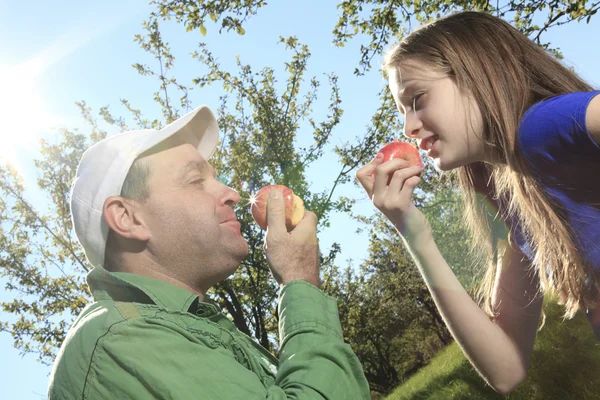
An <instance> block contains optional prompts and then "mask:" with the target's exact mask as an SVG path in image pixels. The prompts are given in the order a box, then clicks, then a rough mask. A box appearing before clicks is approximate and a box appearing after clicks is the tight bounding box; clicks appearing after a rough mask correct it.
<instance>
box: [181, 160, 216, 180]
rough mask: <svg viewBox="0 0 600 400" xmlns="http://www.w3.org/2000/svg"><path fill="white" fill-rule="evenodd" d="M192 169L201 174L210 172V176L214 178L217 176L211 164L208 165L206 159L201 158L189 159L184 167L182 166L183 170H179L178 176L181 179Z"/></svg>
mask: <svg viewBox="0 0 600 400" xmlns="http://www.w3.org/2000/svg"><path fill="white" fill-rule="evenodd" d="M193 171H198V172H200V173H201V174H203V173H206V172H209V173H210V174H212V176H213V177H214V178H216V176H217V172H216V171H215V169H214V168H213V167H212V165H210V164H209V163H208V162H207V161H206V160H202V161H190V162H188V163H187V164H186V165H185V167H183V171H182V172H181V175H180V178H181V179H185V177H186V176H187V175H188V174H189V173H190V172H193Z"/></svg>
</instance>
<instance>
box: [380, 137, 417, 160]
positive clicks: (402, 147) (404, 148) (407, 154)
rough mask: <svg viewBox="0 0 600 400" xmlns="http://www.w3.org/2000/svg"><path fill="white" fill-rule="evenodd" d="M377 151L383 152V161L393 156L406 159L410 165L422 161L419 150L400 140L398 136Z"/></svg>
mask: <svg viewBox="0 0 600 400" xmlns="http://www.w3.org/2000/svg"><path fill="white" fill-rule="evenodd" d="M379 153H381V154H383V162H386V161H389V160H391V159H393V158H402V159H404V160H406V161H408V163H409V164H410V165H411V166H413V165H417V164H420V163H422V160H421V155H420V154H419V150H417V149H416V148H415V146H413V145H412V144H410V143H406V142H400V141H399V140H398V138H396V139H394V141H393V142H391V143H388V144H386V145H385V146H383V147H382V149H381V150H379ZM379 153H378V154H379Z"/></svg>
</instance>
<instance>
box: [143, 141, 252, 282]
mask: <svg viewBox="0 0 600 400" xmlns="http://www.w3.org/2000/svg"><path fill="white" fill-rule="evenodd" d="M143 160H145V161H147V162H149V163H150V169H151V174H150V179H149V182H148V187H149V193H150V195H149V198H148V199H147V201H145V202H144V203H143V204H142V205H141V209H140V210H141V213H142V214H141V215H142V216H143V217H144V222H145V223H146V225H147V229H148V230H149V231H150V234H151V238H150V239H149V240H148V242H147V247H146V248H147V251H148V252H149V254H150V257H152V258H153V259H154V261H155V262H156V263H158V264H159V265H161V266H162V267H164V268H165V269H166V270H167V271H168V272H169V273H172V274H175V275H176V277H177V278H178V279H181V280H183V281H185V282H186V283H187V284H189V285H192V286H195V287H200V288H202V289H203V290H204V291H206V290H208V288H210V287H211V286H213V285H214V284H216V283H218V282H219V281H222V280H223V279H225V278H227V277H228V276H229V275H231V274H232V273H233V272H235V270H236V269H237V268H238V266H239V265H240V263H241V261H242V260H243V259H244V257H245V256H246V255H247V254H248V244H247V242H246V240H245V239H244V238H243V237H242V235H241V233H240V224H239V222H237V219H236V215H235V213H234V210H233V206H234V205H235V204H237V203H238V202H239V200H240V196H239V194H238V193H237V192H236V191H235V190H233V189H231V188H229V187H227V186H225V185H224V184H223V183H221V182H219V181H218V180H217V179H216V174H215V170H214V169H213V167H212V166H211V165H210V164H209V163H208V162H207V161H206V160H204V159H203V158H202V156H200V154H199V153H198V151H197V150H196V149H195V148H194V146H192V145H191V144H178V145H175V146H172V147H169V148H167V149H166V150H162V151H159V152H156V153H154V154H151V155H148V156H146V157H143Z"/></svg>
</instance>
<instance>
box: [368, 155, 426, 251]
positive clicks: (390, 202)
mask: <svg viewBox="0 0 600 400" xmlns="http://www.w3.org/2000/svg"><path fill="white" fill-rule="evenodd" d="M382 159H383V156H382V155H381V154H378V155H377V157H375V158H374V159H373V160H372V161H371V162H370V163H369V164H367V165H365V166H364V167H362V168H360V169H359V170H358V171H357V172H356V178H357V179H358V181H359V182H360V184H361V185H362V186H363V188H364V189H365V191H366V192H367V195H368V196H369V198H370V199H371V200H372V201H373V204H374V205H375V207H377V208H378V209H379V210H381V212H383V214H384V215H385V216H386V217H387V218H388V219H389V220H390V221H391V222H392V223H393V224H394V226H395V227H396V229H398V232H400V234H401V235H402V237H403V238H404V239H405V240H406V241H407V242H408V243H415V242H416V241H419V240H425V239H429V238H431V226H430V225H429V222H428V221H427V220H426V219H425V217H424V216H423V214H422V213H421V211H419V210H418V209H417V207H416V206H415V205H414V203H413V201H412V196H413V191H414V190H415V187H416V186H417V185H418V184H419V182H420V181H421V178H420V177H419V176H418V174H419V173H420V172H421V171H423V165H422V164H421V165H418V166H417V165H415V166H410V164H409V163H408V161H406V160H403V159H400V158H396V159H392V160H390V161H387V162H385V163H382ZM390 175H391V177H392V178H391V181H390V183H389V185H388V179H389V177H390Z"/></svg>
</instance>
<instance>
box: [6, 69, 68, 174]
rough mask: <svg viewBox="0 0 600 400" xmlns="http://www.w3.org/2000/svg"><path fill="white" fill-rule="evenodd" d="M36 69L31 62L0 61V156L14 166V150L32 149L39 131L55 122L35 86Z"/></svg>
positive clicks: (35, 145) (15, 164)
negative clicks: (21, 63)
mask: <svg viewBox="0 0 600 400" xmlns="http://www.w3.org/2000/svg"><path fill="white" fill-rule="evenodd" d="M38 72H39V68H35V65H32V64H31V63H29V64H23V65H18V66H12V67H9V66H5V65H0V159H4V160H5V161H6V162H9V163H11V164H13V165H14V166H15V167H17V168H18V169H21V168H20V166H19V163H18V160H17V151H18V150H23V149H24V150H28V151H33V150H34V149H35V148H36V147H37V146H38V143H39V138H40V137H41V135H42V134H43V133H45V132H48V131H49V130H50V129H51V128H52V127H53V126H54V125H55V124H57V123H58V119H57V118H56V117H54V116H52V115H50V114H49V113H48V112H47V111H46V108H45V104H44V102H43V100H42V99H41V97H40V96H39V94H38V92H37V90H36V87H35V79H36V76H37V74H38Z"/></svg>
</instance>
